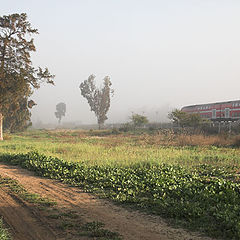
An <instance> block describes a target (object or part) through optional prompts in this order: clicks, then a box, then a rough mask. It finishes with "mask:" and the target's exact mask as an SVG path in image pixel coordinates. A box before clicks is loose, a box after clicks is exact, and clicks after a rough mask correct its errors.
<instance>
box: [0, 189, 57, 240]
mask: <svg viewBox="0 0 240 240" xmlns="http://www.w3.org/2000/svg"><path fill="white" fill-rule="evenodd" d="M6 203H7V205H6ZM0 215H1V216H3V217H4V221H5V222H6V224H7V226H8V228H9V229H10V231H11V233H12V234H13V236H14V240H22V239H25V240H33V239H35V240H46V239H49V240H55V239H56V235H55V234H54V232H53V231H52V230H51V229H50V228H49V227H48V226H47V225H46V224H45V223H44V222H43V221H42V219H41V218H40V216H38V215H37V214H36V212H35V211H34V210H33V209H32V208H31V207H30V206H29V205H28V204H27V203H25V202H24V201H22V200H21V199H18V198H17V196H15V195H12V194H10V193H8V192H7V191H4V189H1V188H0Z"/></svg>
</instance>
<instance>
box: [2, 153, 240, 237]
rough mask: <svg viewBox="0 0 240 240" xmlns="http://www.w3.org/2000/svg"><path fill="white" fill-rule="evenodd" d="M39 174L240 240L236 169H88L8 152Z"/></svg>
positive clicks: (144, 166) (5, 156)
mask: <svg viewBox="0 0 240 240" xmlns="http://www.w3.org/2000/svg"><path fill="white" fill-rule="evenodd" d="M0 160H1V161H6V162H9V163H12V164H20V165H21V166H22V167H24V168H27V169H29V170H32V171H35V172H36V173H37V174H38V175H41V176H45V177H50V178H53V179H60V180H62V181H64V182H67V183H71V184H74V185H77V186H80V187H82V188H84V189H85V190H86V191H92V192H96V193H98V194H101V196H105V197H108V198H111V199H113V200H114V201H117V202H120V203H125V204H131V205H133V206H136V207H140V208H144V209H146V210H148V211H150V212H152V213H155V214H159V215H162V216H166V217H170V218H173V219H175V220H184V222H185V223H187V224H189V225H190V226H191V227H194V228H196V229H202V230H204V231H205V232H206V233H208V234H209V235H210V236H221V237H223V238H224V239H239V238H240V225H239V223H240V216H239V212H240V192H239V187H240V183H239V178H238V175H239V172H238V169H236V168H235V167H212V166H211V165H206V164H204V165H198V166H196V167H195V168H194V169H192V170H191V171H189V170H186V169H184V168H182V167H180V166H173V165H169V164H160V165H157V164H150V163H148V162H146V163H144V164H137V163H136V164H135V165H131V166H122V167H120V166H118V167H117V166H115V167H114V166H98V165H94V166H88V165H86V164H83V163H73V162H66V161H63V160H60V159H58V158H53V157H47V156H45V155H41V154H39V153H37V152H31V153H28V154H15V155H10V154H3V155H1V156H0ZM236 172H237V174H236Z"/></svg>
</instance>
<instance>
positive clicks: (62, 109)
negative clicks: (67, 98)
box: [55, 102, 66, 123]
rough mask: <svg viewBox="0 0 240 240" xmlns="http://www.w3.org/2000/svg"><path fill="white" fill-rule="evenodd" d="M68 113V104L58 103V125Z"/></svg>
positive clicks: (56, 113) (56, 114)
mask: <svg viewBox="0 0 240 240" xmlns="http://www.w3.org/2000/svg"><path fill="white" fill-rule="evenodd" d="M65 113H66V104H65V103H62V102H61V103H58V104H57V105H56V112H55V116H56V118H58V123H60V122H61V119H62V117H63V116H65Z"/></svg>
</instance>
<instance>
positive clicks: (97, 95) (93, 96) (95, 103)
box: [79, 75, 114, 129]
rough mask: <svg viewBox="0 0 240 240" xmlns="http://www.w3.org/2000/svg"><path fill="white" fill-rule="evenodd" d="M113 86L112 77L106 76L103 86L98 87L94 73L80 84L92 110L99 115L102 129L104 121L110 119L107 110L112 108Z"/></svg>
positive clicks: (98, 119)
mask: <svg viewBox="0 0 240 240" xmlns="http://www.w3.org/2000/svg"><path fill="white" fill-rule="evenodd" d="M111 86H112V83H111V81H110V77H108V76H106V77H105V78H104V79H103V86H102V87H100V88H97V86H96V83H95V76H94V75H90V76H89V77H88V79H87V80H85V81H83V82H82V83H81V84H80V86H79V88H80V90H81V94H82V96H83V97H84V98H86V99H87V101H88V104H89V106H90V108H91V111H93V112H94V113H95V115H96V117H97V122H98V127H99V129H101V127H102V126H103V124H104V122H105V121H106V120H107V119H108V118H107V112H108V110H109V108H110V99H111V96H113V92H114V90H113V89H112V88H111Z"/></svg>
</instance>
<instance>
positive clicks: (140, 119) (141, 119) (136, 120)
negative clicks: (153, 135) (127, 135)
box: [130, 113, 148, 128]
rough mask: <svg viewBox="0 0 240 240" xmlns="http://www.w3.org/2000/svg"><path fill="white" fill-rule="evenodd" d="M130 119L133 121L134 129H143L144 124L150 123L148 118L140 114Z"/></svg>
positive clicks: (134, 114) (133, 115)
mask: <svg viewBox="0 0 240 240" xmlns="http://www.w3.org/2000/svg"><path fill="white" fill-rule="evenodd" d="M130 119H131V120H132V123H133V125H134V128H136V127H141V126H143V125H144V124H147V123H148V119H147V117H146V116H144V115H140V114H136V113H133V114H132V116H131V117H130Z"/></svg>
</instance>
